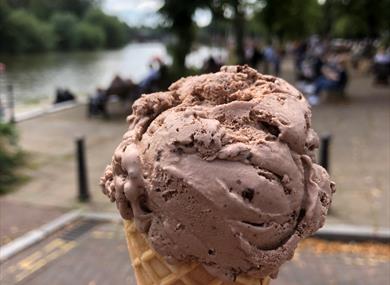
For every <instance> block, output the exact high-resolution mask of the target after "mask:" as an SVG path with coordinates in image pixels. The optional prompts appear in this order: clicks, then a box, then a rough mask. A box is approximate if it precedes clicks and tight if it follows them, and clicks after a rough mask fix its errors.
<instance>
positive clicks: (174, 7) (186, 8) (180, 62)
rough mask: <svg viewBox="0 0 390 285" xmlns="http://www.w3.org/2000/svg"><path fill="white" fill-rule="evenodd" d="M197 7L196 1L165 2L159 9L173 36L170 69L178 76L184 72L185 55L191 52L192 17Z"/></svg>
mask: <svg viewBox="0 0 390 285" xmlns="http://www.w3.org/2000/svg"><path fill="white" fill-rule="evenodd" d="M197 7H199V3H198V1H181V0H165V2H164V6H163V7H162V8H161V9H160V13H162V14H163V15H164V16H165V18H166V23H167V25H168V28H169V29H170V30H171V31H172V34H173V42H172V43H171V45H170V47H169V52H170V54H171V55H172V58H173V63H172V67H173V70H174V71H175V72H177V73H178V74H180V75H183V74H185V72H186V67H185V59H186V55H187V54H188V53H189V51H190V50H191V46H192V43H193V41H194V39H195V30H194V29H195V27H194V23H193V20H192V16H193V14H194V13H195V10H196V8H197Z"/></svg>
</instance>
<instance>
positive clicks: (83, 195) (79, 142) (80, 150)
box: [76, 137, 90, 202]
mask: <svg viewBox="0 0 390 285" xmlns="http://www.w3.org/2000/svg"><path fill="white" fill-rule="evenodd" d="M84 150H85V147H84V138H83V137H80V138H77V139H76V157H77V176H78V184H79V197H78V198H79V201H80V202H88V201H89V199H90V195H89V191H88V181H87V180H88V177H87V165H86V163H85V154H84V153H85V151H84Z"/></svg>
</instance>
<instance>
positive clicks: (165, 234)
mask: <svg viewBox="0 0 390 285" xmlns="http://www.w3.org/2000/svg"><path fill="white" fill-rule="evenodd" d="M128 122H129V125H130V126H129V129H128V131H127V132H126V133H125V135H124V136H123V141H122V142H121V143H120V144H119V146H118V147H117V149H116V150H115V153H114V156H113V159H112V163H111V165H109V166H108V167H107V168H106V171H105V174H104V176H103V177H102V179H101V185H102V186H103V191H104V193H105V194H106V195H107V196H108V197H109V198H110V199H111V201H115V202H116V204H117V207H118V209H119V211H120V214H121V215H122V217H123V218H124V219H134V221H135V224H136V227H137V229H138V230H140V231H141V232H144V233H145V234H146V237H147V239H148V241H149V242H150V244H151V246H152V247H153V248H154V249H155V250H156V251H157V252H158V253H159V254H161V255H162V256H163V257H164V258H165V259H166V260H168V261H169V262H173V263H174V262H191V261H195V262H200V263H201V264H202V265H203V266H204V267H205V268H206V269H207V270H208V271H209V272H210V273H211V274H213V275H215V276H217V277H220V278H222V279H225V280H234V279H235V278H236V276H238V275H239V274H243V273H245V274H249V275H251V276H255V277H259V278H260V277H265V276H268V275H271V276H275V275H276V274H277V272H278V270H279V267H280V266H281V264H283V263H284V262H285V261H286V260H289V259H291V258H292V256H293V253H294V250H295V248H296V247H297V243H298V242H299V241H300V240H301V239H303V238H305V237H307V236H309V235H311V234H313V233H314V232H315V231H316V230H318V229H319V228H320V227H321V226H322V225H323V224H324V221H325V216H326V214H327V211H328V209H329V206H330V203H331V198H332V194H333V192H334V191H335V186H334V183H333V182H331V181H330V179H329V175H328V174H327V172H326V171H325V170H324V169H323V168H322V167H321V166H319V165H318V164H316V163H315V157H314V151H315V150H316V149H317V148H318V144H319V141H318V136H317V134H316V133H315V132H314V130H313V129H312V127H311V111H310V108H309V106H308V104H307V102H306V100H305V98H304V97H303V96H302V94H301V93H300V92H299V91H297V90H296V89H295V88H294V87H292V86H291V85H290V84H288V83H287V82H286V81H284V80H282V79H280V78H277V77H273V76H267V75H262V74H260V73H258V72H256V71H255V70H254V69H251V68H249V67H247V66H225V67H222V68H221V71H220V72H217V73H214V74H205V75H200V76H193V77H187V78H182V79H181V80H179V81H177V82H176V83H174V84H172V85H171V86H170V88H169V91H167V92H159V93H153V94H149V95H143V96H142V97H141V98H140V99H138V100H137V101H136V102H135V103H134V104H133V113H132V115H130V116H129V117H128Z"/></svg>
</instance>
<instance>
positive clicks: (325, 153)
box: [320, 134, 332, 172]
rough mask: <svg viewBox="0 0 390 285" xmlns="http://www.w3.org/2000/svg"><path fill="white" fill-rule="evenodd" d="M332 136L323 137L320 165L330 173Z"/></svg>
mask: <svg viewBox="0 0 390 285" xmlns="http://www.w3.org/2000/svg"><path fill="white" fill-rule="evenodd" d="M331 139H332V136H331V135H329V134H327V135H323V136H321V145H320V165H321V166H322V167H323V168H325V169H326V170H327V171H328V172H329V153H330V152H329V148H330V141H331Z"/></svg>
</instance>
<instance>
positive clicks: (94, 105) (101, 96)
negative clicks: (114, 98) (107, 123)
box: [88, 88, 108, 118]
mask: <svg viewBox="0 0 390 285" xmlns="http://www.w3.org/2000/svg"><path fill="white" fill-rule="evenodd" d="M107 101H108V96H107V92H106V90H104V89H102V88H97V89H96V92H95V94H94V95H92V96H90V97H89V102H88V117H91V116H92V115H100V114H101V115H103V116H104V117H105V118H108V112H107Z"/></svg>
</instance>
